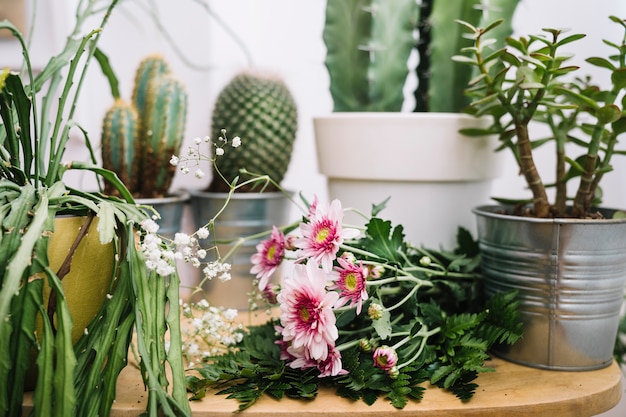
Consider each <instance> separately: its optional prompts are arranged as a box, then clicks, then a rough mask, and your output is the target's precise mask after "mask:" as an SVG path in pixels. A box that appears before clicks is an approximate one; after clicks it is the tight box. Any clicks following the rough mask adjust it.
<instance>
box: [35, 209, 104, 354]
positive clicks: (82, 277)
mask: <svg viewBox="0 0 626 417" xmlns="http://www.w3.org/2000/svg"><path fill="white" fill-rule="evenodd" d="M87 219H88V218H87V217H86V216H82V217H81V216H59V217H57V218H56V219H55V221H54V233H53V234H52V236H51V237H50V242H49V244H48V260H49V263H50V268H51V269H52V270H53V271H55V272H58V271H59V268H60V267H61V265H62V264H63V262H64V261H65V260H66V258H67V257H68V255H69V253H70V250H71V248H72V245H74V244H75V243H74V242H75V241H76V238H77V236H78V235H79V233H80V230H81V228H82V227H83V226H84V225H85V224H86V221H87ZM97 225H98V218H97V217H96V218H94V219H93V221H92V222H91V225H90V226H89V230H88V232H87V234H86V235H85V236H84V237H83V238H82V239H81V240H80V242H79V243H78V246H77V247H76V249H75V251H74V255H73V257H72V259H71V266H70V272H69V273H68V274H67V275H65V276H64V277H63V279H62V281H61V282H62V284H63V291H64V293H65V297H66V300H67V303H68V306H69V310H70V314H71V316H72V320H73V322H74V327H73V329H72V342H73V343H76V342H77V341H78V339H79V338H80V336H81V335H82V334H83V333H84V331H85V328H86V327H87V325H88V324H89V322H90V321H91V320H92V319H93V318H94V317H95V316H96V314H97V313H98V310H99V309H100V307H101V306H102V303H103V301H104V299H105V297H106V295H107V293H108V292H109V291H110V289H109V288H110V286H111V277H112V276H113V267H114V253H115V252H114V247H113V243H109V244H105V245H103V244H101V243H100V239H99V237H98V230H97ZM50 292H51V290H50V287H49V286H48V285H47V283H46V285H45V287H44V302H45V305H46V309H47V308H48V300H49V298H50Z"/></svg>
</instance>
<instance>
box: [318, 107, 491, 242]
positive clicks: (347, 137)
mask: <svg viewBox="0 0 626 417" xmlns="http://www.w3.org/2000/svg"><path fill="white" fill-rule="evenodd" d="M480 123H484V122H483V121H482V120H478V119H476V118H474V117H471V116H468V115H463V114H456V113H333V114H331V115H328V116H324V117H316V118H315V119H314V128H315V137H316V146H317V153H318V163H319V169H320V172H321V173H322V174H324V175H325V176H326V177H327V178H328V192H329V197H330V198H331V199H334V198H339V199H340V200H341V201H342V205H343V206H344V207H346V208H347V207H351V208H355V209H358V210H360V211H362V212H365V213H366V214H369V213H370V212H371V207H372V204H378V203H380V202H382V201H383V200H384V199H386V198H387V197H391V198H390V200H389V202H388V203H387V208H386V209H385V210H384V211H383V212H381V213H380V215H379V217H381V218H384V219H389V220H391V221H392V222H393V223H394V224H402V225H403V226H404V231H405V234H406V236H407V237H408V239H409V240H410V241H411V242H412V243H413V244H416V245H425V246H428V247H439V246H440V245H443V246H444V247H446V248H452V247H454V246H455V244H456V233H457V230H458V226H463V227H465V228H466V229H468V230H470V231H471V232H472V233H475V229H476V227H475V220H474V217H473V215H472V212H471V209H472V208H473V207H475V206H477V205H480V204H485V203H487V202H489V199H490V196H491V187H492V180H493V179H495V178H496V177H497V176H499V175H500V171H501V166H502V155H500V154H498V153H496V152H495V149H496V147H497V146H498V141H497V138H495V137H480V138H477V137H467V136H463V135H461V134H459V133H458V131H459V129H461V128H467V127H472V126H477V124H480ZM345 220H346V222H349V223H353V224H355V223H356V224H360V223H362V220H361V217H359V216H357V215H355V214H351V213H348V214H347V215H346V217H345Z"/></svg>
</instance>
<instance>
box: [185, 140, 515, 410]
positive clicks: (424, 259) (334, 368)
mask: <svg viewBox="0 0 626 417" xmlns="http://www.w3.org/2000/svg"><path fill="white" fill-rule="evenodd" d="M209 142H210V141H209ZM198 143H200V142H198ZM210 143H212V142H210ZM216 143H217V144H218V145H216V147H217V148H219V149H221V150H220V151H219V152H216V153H215V156H214V157H210V158H209V159H210V160H211V161H212V162H213V163H215V164H216V168H218V165H219V164H218V163H216V162H218V161H219V154H220V153H221V152H222V150H223V149H224V147H225V144H227V143H229V141H228V140H226V139H225V137H222V138H219V140H218V141H216ZM235 144H237V145H238V144H239V141H238V140H236V141H235ZM242 146H245V140H244V143H243V144H242ZM201 158H202V156H201V154H200V153H199V152H198V150H197V149H191V150H190V152H189V154H188V155H187V156H186V157H184V158H178V159H176V161H175V162H176V163H178V164H179V166H180V168H181V170H184V171H189V167H190V164H191V165H193V164H195V163H197V162H198V161H199V160H200V159H201ZM249 181H260V182H263V181H268V179H267V178H265V177H258V176H253V178H252V179H250V180H249ZM237 186H238V183H237V181H235V182H234V183H233V184H231V190H232V192H235V190H236V189H237ZM302 201H303V204H304V212H303V216H302V219H301V221H298V222H296V223H295V224H291V225H287V226H282V227H278V226H276V227H274V228H273V230H271V231H268V233H267V239H266V240H265V241H262V242H261V243H259V244H258V246H257V249H258V253H257V254H255V255H254V256H253V257H252V263H253V267H252V271H251V272H252V273H253V274H256V280H255V285H256V289H257V290H258V294H259V296H260V297H263V299H264V300H265V302H267V303H268V304H269V305H270V306H271V307H274V309H272V310H271V311H272V312H274V313H275V314H273V315H272V316H270V318H269V319H268V320H267V322H266V323H264V324H262V325H258V326H250V327H248V328H247V329H240V330H237V333H239V334H240V335H241V337H240V339H238V340H235V339H234V338H230V339H229V340H231V341H232V343H229V344H228V345H224V351H223V353H220V354H218V355H212V356H211V355H209V356H205V357H204V358H203V362H202V364H201V365H200V366H196V367H195V368H194V375H193V376H190V377H189V379H188V382H189V383H188V388H189V389H190V391H192V392H193V393H194V398H200V397H202V396H203V395H205V393H206V389H207V388H216V389H218V391H217V392H218V393H219V394H229V396H230V397H232V398H236V399H238V400H239V401H240V409H245V408H247V407H249V406H251V405H252V404H254V402H255V401H256V400H257V399H258V398H260V397H261V396H263V395H265V394H268V395H271V396H273V397H276V398H282V397H284V396H289V397H295V398H306V399H312V398H314V397H315V396H316V394H317V390H318V388H319V387H320V386H322V385H324V386H331V387H333V388H335V389H336V391H337V393H338V394H339V395H342V396H345V397H348V398H352V399H355V400H357V399H362V400H363V401H365V402H366V403H368V404H371V403H373V402H374V401H375V400H376V399H377V398H378V397H380V396H383V397H386V398H387V399H388V400H389V401H390V402H391V404H392V405H393V406H395V407H397V408H402V407H404V406H405V404H406V403H407V402H408V401H409V400H410V399H420V398H421V396H422V391H423V390H424V389H425V388H424V387H423V386H422V383H423V382H425V381H430V383H432V384H434V385H437V386H439V387H442V388H445V389H449V390H451V391H452V392H453V393H454V394H456V395H457V396H458V397H459V398H460V399H462V400H468V399H469V398H471V396H472V395H473V393H474V391H475V389H476V387H477V385H476V384H475V383H474V382H473V381H474V380H475V378H476V377H477V375H478V373H479V372H484V371H489V370H491V369H490V368H489V367H488V366H487V365H486V364H485V361H486V360H487V359H488V358H489V354H488V351H489V349H490V347H491V346H492V345H493V344H495V343H508V344H510V343H513V342H514V341H515V340H517V339H518V338H519V337H520V336H521V323H520V322H519V319H518V314H517V303H516V302H515V294H514V293H507V294H499V295H497V296H495V297H493V298H491V299H489V300H485V299H484V298H483V296H482V294H483V293H482V291H481V280H480V275H479V271H478V270H477V267H478V259H477V257H478V247H477V244H476V242H475V241H474V240H473V239H472V237H471V235H470V234H469V233H468V232H467V231H466V230H463V229H459V235H458V243H459V245H458V248H456V249H455V250H453V251H445V250H429V249H425V248H421V247H416V246H413V245H411V244H410V243H409V242H407V241H406V240H405V238H404V233H403V228H402V226H401V225H398V226H395V227H394V226H392V224H391V222H390V221H387V220H383V219H382V218H379V217H378V214H379V212H380V210H382V209H383V208H384V204H381V205H378V206H373V207H372V215H371V216H368V219H369V220H368V222H367V224H366V225H365V227H364V228H355V227H349V226H346V225H344V224H343V214H344V208H342V206H341V203H340V201H338V200H335V201H332V202H330V203H329V204H326V203H322V202H320V201H318V199H317V198H313V199H312V202H311V203H309V202H308V201H307V200H306V199H304V198H303V199H302ZM225 209H227V208H226V207H225ZM214 221H216V219H213V220H212V221H211V222H210V223H209V224H208V225H207V226H206V228H204V229H203V230H205V232H203V233H205V234H206V230H210V229H211V227H212V224H213V222H214ZM242 238H243V239H245V237H242ZM183 240H184V241H185V242H186V243H187V244H186V245H183V246H184V249H183V250H182V251H179V252H177V253H181V252H183V253H181V254H180V255H179V257H180V256H182V257H185V259H189V260H190V262H192V263H194V264H195V265H196V266H200V265H201V264H203V262H201V261H199V260H198V259H196V258H194V257H193V256H191V254H194V253H198V249H197V247H196V246H195V245H196V242H197V240H195V238H194V237H193V236H192V237H190V238H189V237H187V238H186V239H183ZM179 243H180V242H179ZM224 261H225V259H223V258H218V259H217V260H215V261H211V262H209V263H207V265H209V264H211V265H213V267H211V268H215V264H219V263H220V262H224ZM285 261H289V262H287V265H282V264H283V263H284V262H285ZM279 267H283V280H282V282H281V283H279V284H276V283H273V282H272V280H271V277H272V274H273V273H274V272H275V271H276V270H277V269H278V268H279ZM205 268H206V267H205Z"/></svg>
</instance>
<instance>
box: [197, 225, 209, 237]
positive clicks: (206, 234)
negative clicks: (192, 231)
mask: <svg viewBox="0 0 626 417" xmlns="http://www.w3.org/2000/svg"><path fill="white" fill-rule="evenodd" d="M196 235H197V236H198V239H206V238H207V237H209V229H208V228H207V227H201V228H199V229H198V231H197V232H196Z"/></svg>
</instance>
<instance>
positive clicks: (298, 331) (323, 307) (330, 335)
mask: <svg viewBox="0 0 626 417" xmlns="http://www.w3.org/2000/svg"><path fill="white" fill-rule="evenodd" d="M327 281H328V276H327V275H326V273H324V271H323V270H322V269H320V268H319V266H318V264H317V263H316V262H315V261H313V260H309V262H307V264H306V265H302V264H296V265H294V275H293V276H292V277H289V278H287V279H285V280H284V282H283V288H282V290H281V292H280V293H279V294H278V303H279V304H280V309H281V315H280V322H281V325H282V327H283V331H282V336H283V340H284V341H286V342H291V344H292V346H293V348H294V349H296V350H297V349H299V348H300V347H302V346H304V347H305V349H306V350H307V355H308V356H307V357H308V358H311V359H313V360H315V361H320V360H325V359H326V358H327V357H328V346H329V345H331V346H334V344H335V340H337V337H338V332H337V326H336V325H335V313H334V312H333V310H332V308H333V306H334V305H335V303H336V302H337V299H338V297H339V294H338V293H336V292H328V291H326V283H327Z"/></svg>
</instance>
